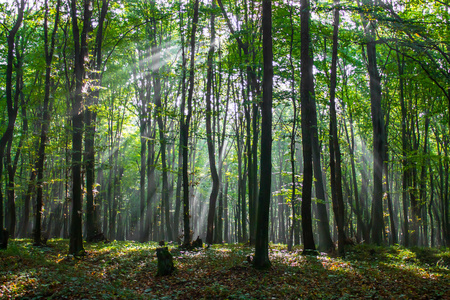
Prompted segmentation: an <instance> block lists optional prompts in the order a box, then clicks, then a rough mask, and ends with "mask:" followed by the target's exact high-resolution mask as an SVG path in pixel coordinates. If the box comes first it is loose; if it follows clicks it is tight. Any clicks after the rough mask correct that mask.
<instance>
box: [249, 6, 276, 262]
mask: <svg viewBox="0 0 450 300" xmlns="http://www.w3.org/2000/svg"><path fill="white" fill-rule="evenodd" d="M262 31H263V61H264V76H263V82H262V87H263V97H262V103H261V116H262V122H261V160H260V161H261V162H260V168H261V174H260V178H261V184H260V187H259V199H258V210H257V211H258V215H257V223H256V224H257V225H256V240H255V259H254V262H253V265H254V267H255V268H257V269H265V268H268V267H269V266H270V261H269V210H270V198H271V192H272V191H271V184H272V93H273V50H272V1H271V0H264V1H263V7H262Z"/></svg>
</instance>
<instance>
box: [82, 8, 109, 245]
mask: <svg viewBox="0 0 450 300" xmlns="http://www.w3.org/2000/svg"><path fill="white" fill-rule="evenodd" d="M108 4H109V1H107V0H102V8H101V11H100V16H99V20H98V26H97V28H98V29H97V34H96V38H95V49H94V55H93V56H94V61H93V66H94V70H95V71H94V72H93V73H92V74H91V79H93V83H94V90H93V91H92V93H91V94H90V95H89V96H88V97H87V102H88V103H87V105H86V112H85V126H86V141H85V156H84V163H85V169H86V240H87V241H88V242H89V241H91V240H92V238H93V237H94V236H95V235H96V234H98V233H99V230H100V229H99V223H98V217H99V215H98V212H97V209H96V207H97V206H96V205H95V199H94V198H95V192H94V191H95V189H96V184H95V148H94V146H95V131H96V124H95V123H96V121H97V112H96V110H95V107H94V106H96V105H97V104H98V98H99V96H100V88H101V84H102V83H101V82H102V71H103V70H102V65H103V58H102V44H103V26H104V22H105V19H106V14H107V12H108Z"/></svg>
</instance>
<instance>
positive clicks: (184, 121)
mask: <svg viewBox="0 0 450 300" xmlns="http://www.w3.org/2000/svg"><path fill="white" fill-rule="evenodd" d="M198 7H199V0H194V16H193V20H192V31H191V41H190V45H191V59H190V68H189V93H188V98H187V106H188V113H187V115H186V117H184V116H183V115H184V113H183V112H184V106H185V105H184V103H182V104H181V107H180V110H181V114H182V116H181V125H180V126H181V138H180V140H181V148H182V149H183V220H184V242H183V244H184V245H185V246H187V245H188V244H189V243H190V225H189V218H190V213H189V175H188V158H189V157H188V140H189V125H190V122H191V117H192V98H193V95H194V79H195V78H194V74H195V70H194V66H195V34H196V31H197V24H198ZM183 90H184V87H183ZM182 101H183V102H184V100H182Z"/></svg>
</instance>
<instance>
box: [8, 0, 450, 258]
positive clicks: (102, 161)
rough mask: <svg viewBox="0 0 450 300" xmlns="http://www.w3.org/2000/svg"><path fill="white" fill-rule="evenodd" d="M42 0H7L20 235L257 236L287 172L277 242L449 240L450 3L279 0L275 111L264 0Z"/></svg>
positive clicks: (11, 170) (11, 164) (11, 223)
mask: <svg viewBox="0 0 450 300" xmlns="http://www.w3.org/2000/svg"><path fill="white" fill-rule="evenodd" d="M44 3H45V2H43V3H40V2H38V3H36V4H35V5H34V6H25V4H23V3H22V2H20V3H15V2H14V3H5V4H2V5H1V6H0V10H1V11H2V18H1V23H2V35H1V40H0V45H1V47H0V56H1V60H2V62H4V63H2V67H1V68H2V69H1V72H2V73H1V74H2V78H3V81H2V82H3V85H2V86H1V93H2V97H1V102H0V106H1V108H2V109H1V110H0V111H1V112H0V116H1V118H0V129H1V132H2V140H1V143H0V146H1V147H0V150H1V151H0V154H1V155H0V157H1V158H2V160H1V166H0V171H1V170H8V172H7V173H8V176H6V175H5V174H6V172H0V175H2V176H0V177H1V183H2V184H1V191H2V192H1V193H0V195H1V198H0V204H1V205H0V221H1V222H2V226H5V225H6V226H7V228H8V229H9V231H10V234H12V235H13V236H14V237H18V236H20V237H29V236H30V235H31V233H32V232H31V231H30V230H29V226H28V223H30V222H29V219H30V217H33V216H38V215H39V212H42V214H41V216H42V220H41V221H37V222H35V225H34V226H33V228H34V229H35V234H36V235H35V236H36V238H37V236H38V234H39V233H40V232H41V231H45V232H46V235H47V234H48V235H49V236H51V237H68V234H69V230H68V228H69V226H68V224H70V223H71V224H73V225H72V226H73V228H72V229H71V230H70V234H71V236H72V242H71V248H70V249H71V253H75V254H77V253H80V251H82V247H83V246H82V238H83V236H84V238H87V239H88V240H92V239H93V237H94V236H96V235H98V234H99V233H103V234H104V235H105V237H107V238H110V239H139V240H141V241H147V240H161V239H164V240H174V241H175V240H177V238H180V239H182V240H183V242H184V243H186V244H187V243H188V242H189V241H190V239H191V238H192V236H194V237H196V236H200V237H202V238H207V242H208V243H212V242H222V241H227V242H250V243H251V244H254V243H255V242H256V240H257V239H258V235H257V228H258V224H260V222H261V221H262V219H261V218H262V217H261V216H258V214H257V212H258V210H259V209H260V208H261V207H259V202H258V201H257V199H259V198H260V197H262V196H263V195H262V194H261V193H262V190H260V189H261V188H266V189H267V188H268V187H269V186H271V189H270V194H269V193H268V194H269V196H270V202H264V203H269V204H268V208H267V207H266V208H265V209H264V211H265V212H264V214H263V215H264V216H266V217H267V216H268V217H269V223H268V238H269V240H270V241H273V242H275V241H281V242H286V241H287V240H289V241H291V242H292V243H293V244H304V245H305V247H306V248H307V249H314V248H315V244H314V242H313V241H314V240H315V241H319V247H320V248H322V247H323V248H324V249H325V248H326V249H325V250H327V249H330V248H332V241H337V235H338V231H339V236H340V237H341V238H340V244H341V246H342V244H343V243H344V238H343V237H344V236H346V237H349V238H353V239H355V240H356V241H365V242H374V243H378V244H386V243H397V242H399V243H402V244H405V245H434V246H436V245H446V244H448V243H450V237H449V233H450V224H449V193H448V190H449V175H448V170H449V168H448V151H449V140H448V136H449V132H450V123H449V109H450V108H449V103H450V100H449V90H448V85H449V75H448V72H447V70H448V69H449V64H450V59H449V55H448V49H449V47H450V46H449V39H450V38H449V32H448V30H446V28H448V20H449V17H448V6H446V5H444V4H442V3H440V2H433V1H428V2H426V3H422V4H417V3H413V2H408V3H400V2H398V3H393V4H388V3H384V2H379V1H378V2H373V3H372V2H370V1H369V2H367V3H366V2H364V1H362V2H361V3H356V4H355V5H353V4H339V2H335V1H333V2H332V1H329V2H324V3H322V2H321V3H316V2H313V3H309V4H308V2H305V1H303V2H302V3H301V5H303V6H305V7H306V6H308V5H309V7H310V9H308V10H302V9H301V8H300V7H299V4H298V3H295V2H293V3H291V2H289V1H277V2H273V3H272V9H271V12H272V15H273V17H272V25H271V26H270V27H271V29H272V35H273V49H274V50H273V85H271V84H269V85H271V86H272V88H273V107H272V109H271V113H272V115H273V123H272V125H271V126H270V128H271V130H269V129H268V128H267V126H268V123H267V122H266V121H265V120H266V118H265V117H264V116H267V115H265V114H263V110H264V108H266V107H265V106H264V104H262V103H264V102H263V101H262V99H263V97H264V93H261V91H264V88H263V87H264V86H265V85H264V76H263V74H264V72H265V71H267V68H268V67H267V66H265V65H264V63H263V62H264V59H263V57H264V51H263V50H264V47H265V46H267V45H268V42H265V39H263V38H262V35H261V27H262V26H263V20H262V9H263V6H261V4H260V3H259V2H255V1H218V2H217V3H215V2H202V1H194V2H192V3H179V2H172V1H168V2H164V3H158V2H155V1H131V0H130V1H112V2H110V1H106V0H105V1H100V0H98V1H97V0H95V1H84V2H83V3H78V2H77V1H71V2H70V3H66V2H64V1H63V2H61V4H60V11H61V12H60V16H59V20H60V21H59V22H55V23H54V25H52V26H51V27H49V28H48V29H46V30H45V28H46V27H45V26H43V25H44V24H45V23H46V21H45V20H48V21H49V20H52V19H53V20H56V19H57V11H58V10H57V8H58V7H59V1H52V0H48V7H49V9H48V10H47V9H45V5H44ZM216 4H217V5H216ZM336 12H340V15H341V22H340V23H338V18H337V17H338V16H339V15H335V14H336ZM308 13H309V14H310V17H308ZM22 14H23V17H22V16H21V15H22ZM22 18H23V20H22ZM308 18H309V19H310V20H309V21H308ZM333 20H334V21H333ZM55 24H59V25H58V28H57V27H56V25H55ZM308 26H309V27H308ZM338 27H339V28H338ZM56 29H57V30H56ZM338 29H339V30H338ZM49 30H50V31H51V32H52V34H51V36H50V35H49V33H45V34H44V31H49ZM263 33H264V31H263ZM45 37H47V38H45ZM52 40H54V42H51V41H52ZM308 41H310V44H309V45H308ZM337 41H339V43H337ZM49 43H50V44H52V43H54V50H53V54H52V53H51V49H52V48H53V46H51V45H50V44H49ZM330 45H332V47H330ZM45 49H47V50H45ZM46 51H47V52H46ZM43 53H47V55H46V57H47V60H46V61H45V60H42V59H40V60H39V59H37V58H40V57H42V54H43ZM49 62H50V64H49ZM48 65H50V66H51V69H50V71H49V68H48ZM46 72H47V73H49V74H47V73H46ZM44 74H45V75H44ZM46 77H47V79H46ZM46 82H47V83H50V84H46ZM48 87H50V90H47V88H48ZM46 95H48V98H47V96H46ZM46 99H47V100H48V102H46V101H44V100H46ZM299 99H302V100H301V101H299ZM46 103H47V104H46ZM50 104H51V105H50ZM298 109H300V110H301V111H302V114H301V116H299V114H298ZM41 112H44V113H45V112H47V117H45V116H43V115H41ZM205 114H206V116H205ZM49 115H51V116H52V117H51V118H49ZM298 124H301V126H298ZM45 126H48V128H47V129H48V130H43V129H46V128H45ZM41 132H43V133H45V132H46V133H47V136H46V137H45V138H44V139H42V134H41ZM269 134H271V135H272V138H271V140H272V139H273V147H272V150H271V151H270V153H265V152H264V151H262V149H266V148H265V145H263V144H262V142H261V144H260V138H261V140H265V139H268V137H269ZM37 136H40V137H41V139H40V141H39V140H38V139H37V138H36V137H37ZM39 145H41V146H43V147H44V146H45V147H44V152H43V153H44V154H45V159H44V156H42V150H41V151H38V149H41V146H39ZM260 149H261V150H260ZM263 154H264V155H263ZM266 154H270V155H267V157H270V156H271V157H272V159H271V161H269V160H270V159H269V158H267V159H266V158H264V157H266ZM39 158H41V160H39ZM37 162H39V166H38V165H37ZM339 162H340V164H339ZM330 164H331V165H330ZM339 165H340V167H339ZM269 166H271V168H269ZM266 168H267V170H266ZM214 169H215V171H214ZM39 170H41V171H42V172H40V171H39ZM70 171H72V172H70ZM267 172H269V173H271V174H266V173H267ZM339 173H340V175H339ZM16 174H17V176H16ZM37 174H39V175H38V176H36V175H37ZM266 175H273V176H270V177H271V179H270V184H269V182H265V181H264V180H265V179H267V178H269V176H267V177H266ZM312 176H315V179H314V183H315V184H314V187H313V184H312V183H313V179H312V178H313V177H312ZM330 176H331V177H330ZM329 178H331V179H332V180H330V179H329ZM339 178H341V179H339ZM213 183H214V184H213ZM340 183H342V185H341V186H340ZM258 187H259V189H258ZM3 195H8V196H7V200H6V201H4V199H5V198H4V197H3ZM333 195H334V196H335V197H336V200H337V202H336V203H335V204H338V205H337V206H336V209H335V210H330V207H331V206H330V204H331V202H332V199H333ZM40 199H42V205H43V209H42V210H41V209H40V208H39V205H38V207H37V208H35V207H34V206H31V205H30V203H36V201H37V203H41V200H40ZM209 199H211V200H209ZM309 199H311V204H310V205H311V206H310V207H309V204H308V202H309ZM300 207H302V212H301V213H300V210H299V208H300ZM3 212H4V213H3ZM309 214H310V215H309ZM3 216H4V217H5V218H4V217H3ZM336 217H337V218H336ZM4 219H7V220H8V221H7V222H6V223H5V224H3V223H4V222H5V221H4ZM300 220H301V226H300ZM316 220H317V221H316ZM334 220H335V221H334ZM19 224H20V225H19ZM38 224H41V225H42V229H39V226H38ZM59 224H61V226H59ZM181 224H183V225H181ZM15 227H18V230H15V229H14V228H15ZM182 228H183V230H182ZM338 228H339V230H338ZM191 230H192V231H193V232H191ZM302 231H304V232H307V233H308V234H307V235H306V236H301V235H300V232H302ZM288 232H289V233H291V234H292V237H291V238H290V239H288V237H289V234H288ZM0 234H3V231H1V233H0ZM0 237H1V236H0ZM39 239H40V238H39ZM39 239H37V240H39ZM341 253H343V252H342V251H341Z"/></svg>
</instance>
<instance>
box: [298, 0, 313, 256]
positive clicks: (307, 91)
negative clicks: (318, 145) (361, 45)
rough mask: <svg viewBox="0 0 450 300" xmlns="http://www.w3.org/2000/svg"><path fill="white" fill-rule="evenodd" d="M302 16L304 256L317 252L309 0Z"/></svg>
mask: <svg viewBox="0 0 450 300" xmlns="http://www.w3.org/2000/svg"><path fill="white" fill-rule="evenodd" d="M300 10H301V12H300V17H301V70H300V71H301V77H302V78H301V85H300V100H301V118H302V119H301V125H302V145H303V164H304V172H303V189H302V229H303V244H304V253H305V254H307V253H309V252H311V251H315V250H316V246H315V244H314V236H313V231H312V216H311V198H312V196H311V190H312V177H313V164H312V159H313V158H312V154H313V153H312V152H313V149H312V143H313V136H312V134H313V133H312V130H313V129H312V126H313V119H312V117H313V114H314V115H316V111H315V106H314V101H315V100H314V79H313V72H312V69H313V57H312V53H311V49H310V47H311V45H310V44H311V36H310V32H309V22H310V3H309V0H301V1H300Z"/></svg>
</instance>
